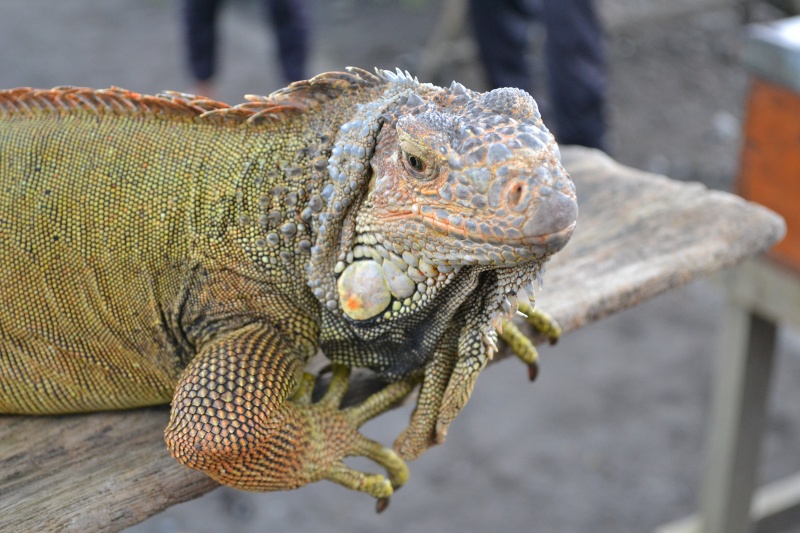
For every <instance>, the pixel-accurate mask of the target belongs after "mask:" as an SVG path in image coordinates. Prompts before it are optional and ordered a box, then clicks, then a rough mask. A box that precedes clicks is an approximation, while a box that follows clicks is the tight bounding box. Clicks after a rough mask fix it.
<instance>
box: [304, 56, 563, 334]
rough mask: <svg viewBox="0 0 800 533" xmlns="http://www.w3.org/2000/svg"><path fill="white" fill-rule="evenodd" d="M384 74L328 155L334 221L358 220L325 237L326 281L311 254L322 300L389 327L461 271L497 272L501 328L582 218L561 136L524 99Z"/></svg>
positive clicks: (508, 92) (492, 318)
mask: <svg viewBox="0 0 800 533" xmlns="http://www.w3.org/2000/svg"><path fill="white" fill-rule="evenodd" d="M379 74H381V75H382V76H383V77H384V80H385V81H386V86H387V88H386V91H385V92H384V94H383V97H382V98H381V99H379V100H376V101H375V102H371V103H369V104H366V105H364V106H362V107H361V108H360V109H359V116H357V117H356V118H355V119H354V120H353V121H351V122H350V123H348V124H345V125H344V126H343V127H342V128H341V130H340V132H339V136H338V138H337V142H336V146H335V148H334V150H333V155H332V156H331V159H330V167H329V172H330V175H331V178H332V179H333V183H334V184H335V185H334V186H333V187H332V188H331V191H330V194H329V204H328V205H329V209H328V214H327V220H334V219H338V221H339V222H344V221H347V220H348V219H350V220H353V221H354V224H355V225H354V227H352V228H350V229H349V230H348V229H345V230H343V231H342V232H339V233H337V235H336V238H331V237H330V235H326V234H325V232H326V231H332V230H334V229H333V228H334V225H333V224H330V226H329V227H328V228H325V229H323V232H322V234H321V235H320V237H319V238H318V240H317V248H316V250H315V251H316V252H317V257H318V258H322V257H324V256H325V257H326V259H327V260H328V261H329V260H331V259H332V260H333V264H335V272H334V273H333V276H332V277H331V278H329V279H328V280H325V279H324V276H321V275H317V276H315V275H314V274H315V272H316V273H319V272H320V270H321V268H314V265H313V259H312V286H314V288H315V293H316V294H317V296H318V297H319V298H320V299H321V300H322V301H323V303H325V304H326V306H327V307H328V308H329V309H331V310H334V311H336V310H339V311H340V312H342V313H344V315H345V316H347V317H348V318H349V319H351V320H353V321H356V322H358V321H368V320H369V321H376V320H377V321H382V320H391V319H393V318H396V317H399V316H402V315H404V314H406V313H411V312H413V311H415V310H416V309H418V308H420V307H424V306H426V305H429V303H430V302H432V301H433V300H434V299H435V298H436V296H437V295H438V294H439V293H440V292H441V291H442V290H443V289H444V288H445V287H446V286H447V285H448V284H450V283H451V282H452V281H453V280H454V279H456V278H457V277H458V275H459V272H460V271H461V270H462V269H464V268H470V269H479V270H481V271H483V270H486V271H489V270H496V275H495V276H494V278H493V280H494V281H493V283H494V287H493V288H492V289H490V290H488V291H484V292H487V293H491V299H492V300H493V302H492V303H491V304H490V305H489V309H486V310H484V313H486V315H485V316H488V318H489V319H488V320H487V322H492V323H493V324H498V323H499V321H500V318H501V317H510V316H511V315H512V314H513V313H514V312H515V311H516V301H517V299H518V297H519V298H522V299H525V298H527V297H529V296H533V288H532V281H533V280H534V279H536V277H537V275H538V273H539V270H540V268H541V266H542V265H543V263H544V262H545V261H546V260H547V258H548V257H549V256H550V255H552V254H553V253H555V252H556V251H558V250H560V249H561V248H562V247H563V246H564V245H565V244H566V242H567V241H568V239H569V237H570V236H571V234H572V231H573V229H574V227H575V224H576V219H577V214H578V208H577V202H576V197H575V188H574V185H573V184H572V181H571V180H570V178H569V176H568V175H567V174H566V172H565V171H564V169H563V167H562V166H561V164H560V156H559V151H558V147H557V145H556V143H555V141H554V139H553V136H552V135H551V134H550V133H549V131H548V130H547V128H546V127H545V126H544V124H543V123H542V120H541V115H540V114H539V111H538V108H537V105H536V103H535V102H534V100H533V99H532V98H531V97H530V96H529V95H528V94H527V93H525V92H524V91H521V90H518V89H497V90H494V91H491V92H487V93H475V92H473V91H470V90H468V89H466V88H464V87H463V86H462V85H460V84H457V83H453V84H452V85H451V86H450V87H449V88H439V87H434V86H431V85H424V84H419V83H418V82H417V81H416V80H414V79H412V78H411V77H410V76H408V75H404V74H402V73H398V75H394V74H388V73H386V72H382V73H379ZM348 213H349V215H348ZM345 226H346V224H345ZM334 231H335V230H334ZM323 252H325V253H323ZM328 261H325V262H326V263H328V265H330V263H329V262H328ZM317 266H318V267H321V266H322V262H321V261H320V262H319V263H318V264H317ZM328 268H330V267H329V266H328ZM334 280H335V281H334ZM489 341H491V339H489Z"/></svg>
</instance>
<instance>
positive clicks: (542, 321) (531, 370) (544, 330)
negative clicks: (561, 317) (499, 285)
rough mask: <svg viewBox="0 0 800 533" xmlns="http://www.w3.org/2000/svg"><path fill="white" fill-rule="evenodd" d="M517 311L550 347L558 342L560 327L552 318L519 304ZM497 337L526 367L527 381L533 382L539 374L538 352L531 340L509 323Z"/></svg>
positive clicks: (542, 312) (506, 323)
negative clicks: (548, 342)
mask: <svg viewBox="0 0 800 533" xmlns="http://www.w3.org/2000/svg"><path fill="white" fill-rule="evenodd" d="M519 311H520V313H521V314H523V315H524V316H525V320H526V322H528V323H529V324H530V325H532V326H533V327H534V328H536V330H537V331H538V332H539V333H541V334H542V335H544V336H545V337H546V338H547V339H548V340H549V341H550V344H551V345H552V344H555V343H556V342H558V339H559V337H561V326H559V325H558V322H556V321H555V319H554V318H553V317H551V316H550V315H548V314H547V313H545V312H544V311H542V310H540V309H536V308H534V307H531V306H530V305H528V304H523V303H520V305H519ZM499 336H500V339H501V340H503V341H504V342H505V343H506V344H508V346H509V347H510V348H511V351H512V352H513V353H514V355H516V356H517V357H519V358H520V359H521V360H522V362H523V363H525V364H527V365H528V379H530V380H531V381H533V380H535V379H536V376H537V375H538V374H539V352H538V351H537V350H536V347H535V346H534V345H533V343H532V342H531V340H530V339H529V338H528V337H526V336H525V334H524V333H522V332H521V331H520V330H519V328H517V326H515V325H514V324H513V323H512V322H511V321H508V322H505V323H504V324H503V329H502V331H500V333H499Z"/></svg>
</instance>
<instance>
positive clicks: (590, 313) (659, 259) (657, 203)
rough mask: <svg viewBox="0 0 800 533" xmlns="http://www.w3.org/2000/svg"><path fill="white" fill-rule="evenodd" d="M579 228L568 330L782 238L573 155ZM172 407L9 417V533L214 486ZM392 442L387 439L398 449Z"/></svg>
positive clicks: (568, 251)
mask: <svg viewBox="0 0 800 533" xmlns="http://www.w3.org/2000/svg"><path fill="white" fill-rule="evenodd" d="M563 160H564V163H565V166H566V167H567V169H568V170H569V171H570V173H571V174H572V176H573V179H574V180H575V183H576V186H577V188H578V197H579V201H580V209H581V214H580V219H579V222H578V228H577V230H576V232H575V236H574V237H573V239H572V241H571V242H570V244H569V245H568V246H567V247H566V248H565V250H564V251H562V252H561V253H560V254H559V255H558V256H557V257H556V258H554V260H553V261H552V262H551V263H550V265H549V267H548V272H547V274H546V275H545V290H544V291H542V292H540V294H538V295H537V299H538V302H537V303H538V305H539V306H540V307H542V308H543V309H546V310H547V311H549V312H550V313H551V314H553V315H554V316H555V317H556V318H557V319H558V320H559V321H560V322H561V324H562V326H563V327H564V330H565V332H566V331H570V330H574V329H577V328H579V327H581V326H583V325H585V324H588V323H590V322H593V321H596V320H599V319H600V318H602V317H604V316H607V315H609V314H611V313H614V312H616V311H619V310H621V309H624V308H626V307H630V306H632V305H635V304H637V303H639V302H641V301H643V300H645V299H647V298H650V297H653V296H655V295H657V294H659V293H661V292H663V291H665V290H668V289H670V288H672V287H676V286H678V285H681V284H684V283H686V282H688V281H690V280H692V279H695V278H697V277H699V276H702V275H706V274H710V273H713V272H716V271H718V270H721V269H723V268H724V267H726V266H730V265H733V264H736V263H738V262H740V261H742V260H743V259H745V258H747V257H750V256H753V255H757V254H759V253H761V252H762V251H764V250H766V249H768V248H769V247H770V246H772V245H773V244H774V243H775V242H777V241H778V240H779V239H780V238H781V237H782V236H783V233H784V224H783V221H782V219H781V218H780V217H778V216H777V215H775V214H774V213H772V212H771V211H768V210H767V209H764V208H762V207H760V206H757V205H755V204H751V203H747V202H745V201H743V200H741V199H740V198H738V197H735V196H733V195H730V194H726V193H723V192H718V191H708V190H706V189H705V188H704V187H703V186H701V185H698V184H686V183H679V182H676V181H672V180H669V179H667V178H665V177H662V176H657V175H653V174H648V173H644V172H640V171H637V170H634V169H630V168H627V167H624V166H621V165H619V164H617V163H615V162H614V161H613V160H611V159H610V158H608V157H607V156H605V155H604V154H602V153H600V152H596V151H592V150H586V149H581V148H571V147H570V148H566V149H564V152H563ZM168 414H169V413H168V410H167V408H166V407H165V408H159V409H142V410H136V411H130V412H121V413H99V414H89V415H78V416H67V417H10V416H5V417H3V416H0V531H81V532H89V531H118V530H120V529H123V528H124V527H127V526H129V525H132V524H135V523H137V522H139V521H141V520H144V519H145V518H147V517H149V516H151V515H153V514H156V513H157V512H159V511H161V510H163V509H165V508H167V507H168V506H170V505H173V504H176V503H179V502H182V501H186V500H189V499H192V498H195V497H198V496H200V495H202V494H204V493H206V492H208V491H209V490H211V489H212V488H214V487H215V486H216V485H215V483H214V482H212V481H211V480H210V479H209V478H207V477H205V476H204V475H203V474H200V473H198V472H195V471H193V470H189V469H187V468H183V467H181V466H179V465H178V463H176V462H175V461H174V460H172V458H171V457H170V456H169V453H168V452H167V449H166V446H165V445H164V442H163V437H162V435H163V429H164V427H165V426H166V423H167V419H168ZM392 437H393V436H387V439H386V440H390V439H391V438H392Z"/></svg>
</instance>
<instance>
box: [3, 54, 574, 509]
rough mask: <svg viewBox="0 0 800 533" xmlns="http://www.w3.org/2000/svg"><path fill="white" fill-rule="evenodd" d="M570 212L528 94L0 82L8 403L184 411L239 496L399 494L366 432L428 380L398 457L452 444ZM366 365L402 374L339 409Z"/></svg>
mask: <svg viewBox="0 0 800 533" xmlns="http://www.w3.org/2000/svg"><path fill="white" fill-rule="evenodd" d="M576 217H577V204H576V201H575V191H574V187H573V185H572V182H571V181H570V179H569V177H568V176H567V175H566V173H565V172H564V170H563V168H562V167H561V165H560V163H559V156H558V149H557V147H556V145H555V143H554V141H553V138H552V136H551V135H550V134H549V132H548V131H547V129H546V128H545V127H544V125H543V124H542V122H541V117H540V115H539V112H538V110H537V108H536V104H535V102H534V101H533V100H532V99H531V98H530V96H528V95H527V94H526V93H524V92H522V91H519V90H516V89H500V90H496V91H491V92H488V93H475V92H472V91H469V90H467V89H466V88H464V87H463V86H461V85H459V84H457V83H453V85H451V86H450V87H449V88H439V87H435V86H433V85H427V84H420V83H419V82H418V81H417V80H416V79H413V78H412V77H411V76H409V75H408V74H405V73H401V72H399V71H398V72H397V73H396V74H395V73H391V72H387V71H378V73H377V74H370V73H368V72H366V71H362V70H358V69H351V70H350V71H348V72H345V73H328V74H323V75H320V76H317V77H315V78H312V79H311V80H308V81H303V82H297V83H294V84H292V85H290V86H289V87H287V88H286V89H282V90H280V91H277V92H275V93H273V94H271V95H269V96H266V97H256V96H250V97H248V98H247V102H246V103H244V104H240V105H237V106H234V107H230V106H227V105H225V104H222V103H219V102H215V101H212V100H209V99H205V98H202V97H196V96H193V95H186V94H181V93H165V94H162V95H158V96H145V95H139V94H136V93H132V92H130V91H126V90H123V89H117V88H112V89H106V90H91V89H81V88H72V87H59V88H55V89H52V90H34V89H14V90H10V91H5V92H0V261H1V262H2V264H3V265H4V267H3V269H1V270H0V293H2V295H3V298H4V302H5V305H4V306H3V307H2V308H0V412H6V413H28V414H45V413H67V412H84V411H92V410H102V409H117V408H129V407H136V406H142V405H151V404H158V403H167V402H170V401H171V402H172V415H171V419H170V424H169V426H168V428H167V431H166V440H167V444H168V447H169V449H170V450H171V452H172V453H173V455H174V456H175V457H176V458H177V459H178V460H179V461H180V462H182V463H184V464H187V465H189V466H192V467H195V468H200V469H202V470H204V471H206V472H207V473H208V474H209V475H211V476H212V477H214V478H215V479H217V480H219V481H221V482H223V483H227V484H229V485H232V486H236V487H239V488H245V489H253V490H275V489H287V488H294V487H298V486H301V485H303V484H305V483H308V482H310V481H315V480H317V479H322V478H327V479H332V480H334V481H337V482H339V483H341V484H344V485H346V486H348V487H351V488H355V489H358V490H363V491H365V492H368V493H370V494H372V495H374V496H376V497H378V498H386V497H388V495H389V494H391V492H392V490H393V487H394V488H396V487H398V486H399V485H401V484H402V483H403V482H404V481H405V478H406V476H407V470H406V467H405V465H404V463H403V462H402V460H401V459H400V458H399V457H398V456H397V454H396V453H395V452H393V451H391V450H388V449H386V448H383V447H382V446H380V445H379V444H377V443H375V442H372V441H369V440H367V439H365V438H364V437H362V436H361V435H360V433H358V427H359V426H360V424H361V423H363V421H364V420H366V419H368V418H370V417H372V416H375V415H377V414H379V413H380V412H382V411H383V410H385V409H387V408H388V407H389V406H390V405H391V404H392V403H394V402H396V401H397V400H398V399H399V398H401V397H403V396H404V395H405V394H407V393H408V392H409V391H410V390H411V388H413V386H415V385H416V384H417V383H420V382H421V384H422V389H421V393H420V399H419V403H418V406H417V409H416V411H415V413H414V415H413V416H412V420H411V423H410V425H409V428H408V429H407V430H406V432H405V433H404V434H403V435H402V436H401V437H400V438H399V439H398V441H397V443H396V444H395V448H396V450H397V451H398V453H399V454H400V455H402V456H403V457H406V458H413V457H416V456H417V455H419V454H420V453H422V451H424V450H425V449H426V448H427V447H428V446H430V445H431V444H433V443H436V442H441V441H442V440H443V439H444V436H445V434H446V431H447V426H448V425H449V423H450V421H452V419H453V418H454V417H455V415H456V414H457V413H458V412H459V410H460V409H461V408H462V407H463V405H464V404H465V403H466V401H467V399H468V397H469V394H470V392H471V390H472V387H473V385H474V382H475V378H476V377H477V375H478V373H479V371H480V369H481V368H482V367H483V366H484V365H485V364H486V362H487V361H488V359H490V358H491V356H492V354H493V352H494V350H495V349H496V345H495V342H496V340H497V329H498V328H500V327H502V325H503V322H504V321H505V320H506V319H509V318H510V317H511V316H512V315H513V314H514V313H515V312H516V310H517V306H518V305H519V304H520V302H521V303H522V304H523V306H525V305H526V302H527V300H528V299H529V298H531V297H532V296H533V288H532V286H531V283H532V281H533V280H534V279H536V277H537V276H538V275H539V272H540V270H541V267H542V266H543V264H544V262H545V261H546V260H547V259H548V257H549V256H550V255H551V254H553V253H555V252H556V251H558V250H559V249H560V248H561V247H563V246H564V244H565V243H566V242H567V240H568V239H569V236H570V235H571V233H572V230H573V228H574V226H575V220H576ZM507 327H508V328H512V329H509V330H508V331H512V332H513V331H514V330H513V326H511V325H510V324H509V325H508V326H507ZM552 331H555V330H551V332H552ZM505 335H506V336H508V335H509V333H506V334H505ZM515 335H516V334H515ZM506 336H504V338H507V337H506ZM520 342H522V341H520ZM319 348H321V349H322V350H323V352H324V353H325V354H326V356H327V357H328V358H330V359H331V361H333V363H334V379H333V382H332V384H331V387H330V389H329V392H328V394H327V395H326V397H325V398H324V399H323V400H322V401H321V402H317V403H312V402H311V400H310V388H309V384H310V382H311V381H310V378H309V377H304V374H303V370H304V368H305V365H306V363H307V362H308V360H309V358H310V357H311V356H312V355H314V353H316V351H317V350H318V349H319ZM520 350H522V351H524V350H529V351H531V353H533V352H532V347H530V346H528V348H525V349H518V350H517V351H520ZM350 367H368V368H371V369H373V370H375V371H377V372H379V373H381V374H382V375H383V376H384V377H386V378H387V379H388V380H389V381H392V382H393V384H391V385H389V386H388V387H387V388H386V389H384V391H382V392H380V393H378V394H377V395H375V396H373V397H372V398H370V399H369V400H368V401H367V402H366V403H365V404H364V405H362V406H359V407H356V408H351V409H350V410H340V409H339V401H340V399H341V396H342V395H343V394H344V391H345V390H346V385H347V369H348V368H350ZM353 454H356V455H365V456H367V457H370V458H372V459H373V460H375V461H377V462H378V463H380V464H382V465H383V466H384V467H385V468H386V469H387V472H388V480H387V479H385V478H384V477H383V476H375V475H366V474H362V473H360V472H357V471H355V470H352V469H350V468H349V467H346V466H345V465H344V463H343V462H342V458H343V457H345V456H347V455H353Z"/></svg>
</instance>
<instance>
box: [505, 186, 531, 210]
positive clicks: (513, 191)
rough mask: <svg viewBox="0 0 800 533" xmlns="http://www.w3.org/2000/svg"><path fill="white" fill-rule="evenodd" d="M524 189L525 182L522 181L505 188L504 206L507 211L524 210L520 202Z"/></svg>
mask: <svg viewBox="0 0 800 533" xmlns="http://www.w3.org/2000/svg"><path fill="white" fill-rule="evenodd" d="M525 189H526V185H525V182H522V181H512V182H511V183H510V184H509V185H508V187H507V188H506V205H507V206H508V208H509V209H511V210H513V211H520V210H522V209H524V208H525V205H524V202H522V200H523V198H524V197H525ZM520 202H522V203H523V205H520Z"/></svg>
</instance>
